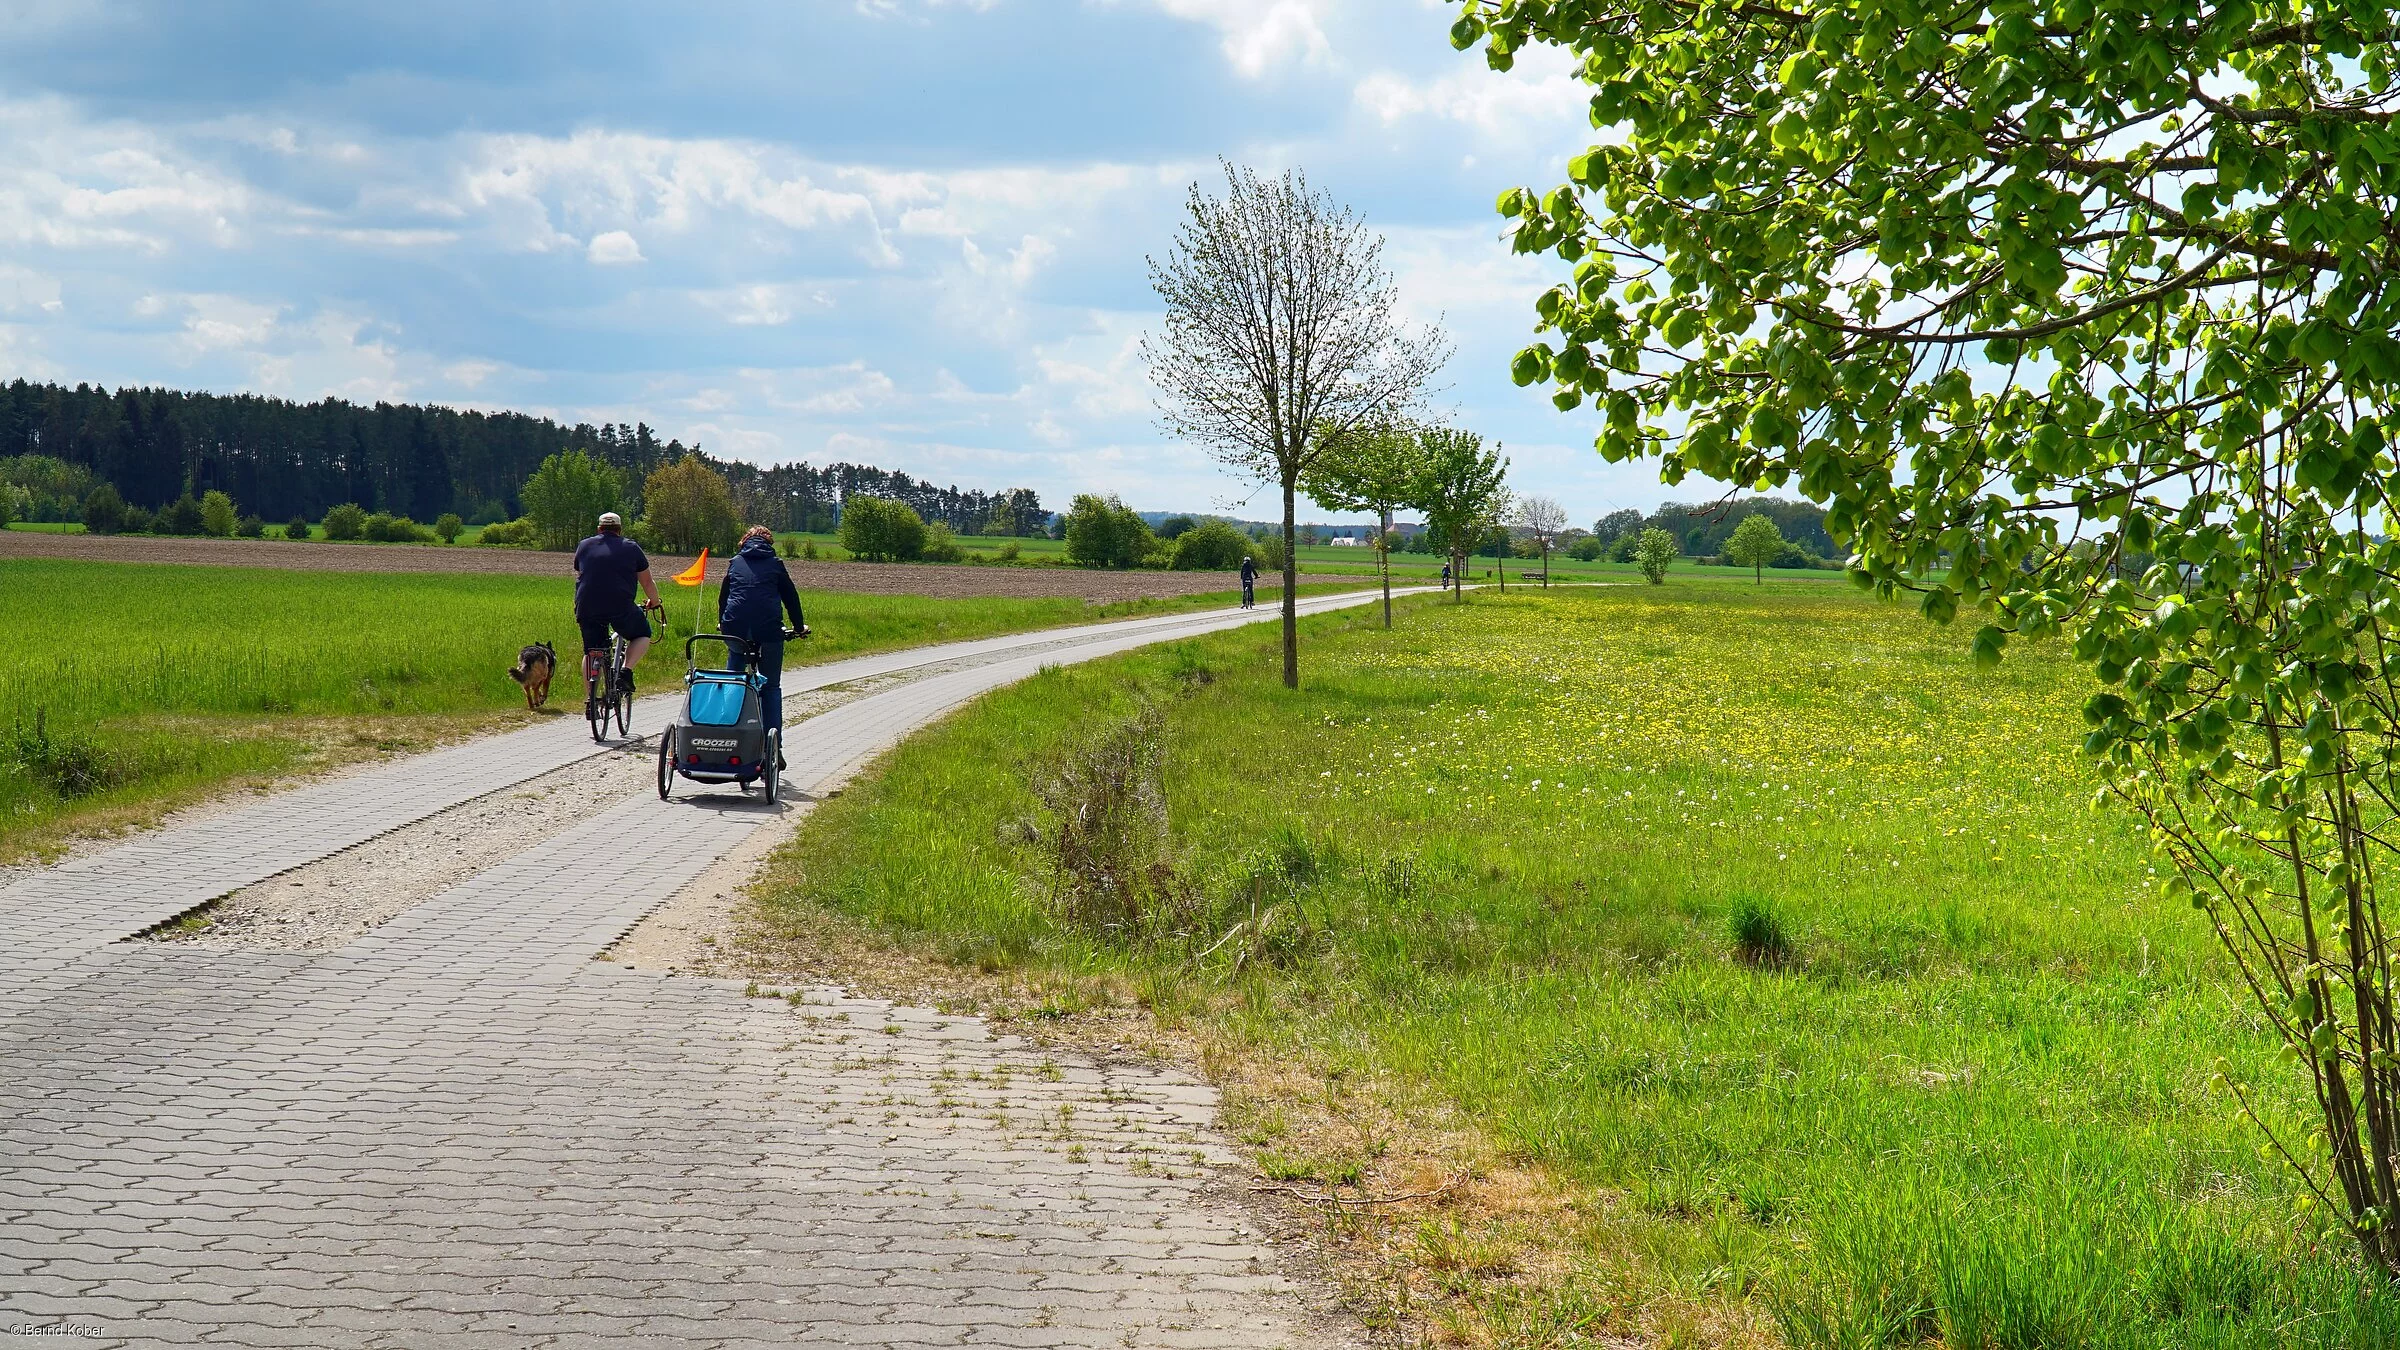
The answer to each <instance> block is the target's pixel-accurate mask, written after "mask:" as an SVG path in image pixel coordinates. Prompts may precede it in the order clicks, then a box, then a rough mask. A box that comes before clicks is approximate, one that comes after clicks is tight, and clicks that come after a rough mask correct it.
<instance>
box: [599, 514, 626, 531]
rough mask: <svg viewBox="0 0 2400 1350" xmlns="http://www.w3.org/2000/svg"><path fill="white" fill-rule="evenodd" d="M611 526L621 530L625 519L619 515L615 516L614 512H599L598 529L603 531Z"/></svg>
mask: <svg viewBox="0 0 2400 1350" xmlns="http://www.w3.org/2000/svg"><path fill="white" fill-rule="evenodd" d="M611 525H614V526H616V527H617V528H619V529H623V528H624V527H625V518H624V517H623V516H620V515H618V514H617V513H616V512H614V511H603V512H601V513H600V528H601V529H604V530H605V529H607V528H608V527H609V526H611Z"/></svg>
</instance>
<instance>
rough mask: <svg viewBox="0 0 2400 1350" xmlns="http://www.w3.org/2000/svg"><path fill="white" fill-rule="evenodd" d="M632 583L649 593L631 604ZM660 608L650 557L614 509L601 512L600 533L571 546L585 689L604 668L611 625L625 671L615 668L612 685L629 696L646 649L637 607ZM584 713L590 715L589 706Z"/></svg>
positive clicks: (646, 633)
mask: <svg viewBox="0 0 2400 1350" xmlns="http://www.w3.org/2000/svg"><path fill="white" fill-rule="evenodd" d="M636 586H639V587H640V589H641V590H642V591H643V592H646V593H647V594H648V595H649V597H650V600H649V603H647V604H643V605H636V604H635V603H634V589H635V587H636ZM663 608H665V606H663V605H661V604H660V603H659V599H658V583H656V582H654V581H652V580H651V579H650V555H649V554H647V553H644V552H642V546H641V545H640V544H637V543H635V542H633V541H632V540H630V539H628V538H626V537H625V522H624V520H623V519H622V518H621V517H619V516H618V515H617V513H616V512H614V511H610V512H608V513H607V514H605V515H603V516H601V517H600V532H599V533H598V534H595V535H593V536H592V537H591V538H589V539H586V540H584V541H583V542H582V543H580V544H577V545H576V546H575V624H576V626H577V627H579V628H581V629H582V630H583V682H584V688H586V689H589V688H591V687H592V681H593V680H594V679H595V678H597V677H598V676H599V674H600V672H601V671H602V670H605V669H607V667H608V640H609V631H610V630H611V629H614V630H615V631H616V632H617V633H618V634H620V635H621V636H623V637H624V639H625V669H624V670H622V671H620V672H618V675H617V688H618V689H619V690H620V691H621V692H623V693H624V694H625V696H626V697H628V698H630V697H632V696H633V668H634V667H635V666H637V665H640V664H641V662H642V656H643V654H644V653H646V652H648V651H649V650H650V620H649V619H648V618H647V617H645V616H644V615H643V613H642V611H643V610H645V609H647V610H659V609H663ZM586 701H587V702H589V700H588V699H587V700H586ZM584 712H585V715H586V716H589V715H590V712H591V710H590V709H589V708H586V709H585V710H584Z"/></svg>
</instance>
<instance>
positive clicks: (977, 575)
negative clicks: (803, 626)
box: [0, 530, 1370, 603]
mask: <svg viewBox="0 0 2400 1350" xmlns="http://www.w3.org/2000/svg"><path fill="white" fill-rule="evenodd" d="M6 558H75V559H85V560H89V561H92V562H138V563H185V564H195V565H199V566H205V567H279V568H287V569H291V570H295V571H304V572H484V573H500V574H504V575H514V576H545V577H565V576H570V575H572V572H573V569H572V568H571V566H570V565H569V563H568V561H567V557H566V555H565V554H562V553H535V552H529V551H525V550H521V549H513V548H480V547H477V546H474V545H450V546H443V545H438V544H326V543H314V542H310V543H290V542H285V541H283V540H278V539H162V538H158V537H155V536H151V535H114V536H108V537H101V536H96V535H88V534H40V533H35V532H32V531H27V530H0V559H6ZM690 564H691V559H689V558H669V557H664V556H658V557H654V558H653V559H652V561H651V571H652V572H653V573H654V574H655V575H656V576H657V577H658V578H659V579H660V580H661V581H663V580H665V579H666V578H667V577H668V576H670V575H672V574H673V573H676V572H680V571H682V570H683V569H684V568H685V567H687V566H689V565H690ZM787 565H788V566H789V567H790V568H791V570H792V580H793V581H794V582H795V583H797V584H798V585H799V587H800V588H801V589H802V590H817V591H853V592H859V593H864V594H870V595H930V596H939V597H944V598H953V599H963V598H972V597H975V596H1012V597H1018V598H1023V599H1046V598H1049V597H1052V596H1065V597H1071V598H1076V599H1083V600H1093V601H1099V602H1104V603H1105V602H1108V601H1113V600H1143V599H1167V598H1172V597H1175V596H1183V595H1200V594H1205V593H1207V592H1211V591H1230V590H1233V589H1235V588H1236V587H1238V586H1239V585H1240V583H1239V582H1238V581H1237V580H1236V579H1235V577H1234V575H1233V574H1232V573H1230V572H1147V571H1142V572H1092V571H1086V570H1084V569H1082V568H1077V567H975V566H967V565H942V564H934V563H849V562H839V563H837V562H804V561H801V560H798V559H792V560H789V561H788V563H787ZM715 571H716V569H715V567H714V566H713V565H712V566H711V568H710V574H711V576H714V575H715ZM1307 581H1308V584H1309V585H1310V586H1312V587H1314V586H1323V585H1342V584H1351V585H1358V586H1364V585H1367V584H1369V582H1370V578H1367V577H1327V576H1315V575H1311V576H1310V577H1308V578H1307ZM1261 582H1262V584H1261V585H1260V587H1259V589H1260V590H1262V591H1272V590H1274V589H1275V588H1274V587H1273V586H1270V585H1266V584H1264V579H1263V578H1262V579H1261Z"/></svg>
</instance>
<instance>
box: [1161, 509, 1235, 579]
mask: <svg viewBox="0 0 2400 1350" xmlns="http://www.w3.org/2000/svg"><path fill="white" fill-rule="evenodd" d="M1252 556H1254V555H1253V554H1252V552H1251V543H1250V536H1248V535H1246V534H1243V533H1242V532H1241V531H1240V530H1237V529H1235V528H1233V527H1232V526H1231V525H1228V524H1226V523H1225V522H1224V521H1221V520H1211V521H1204V522H1202V523H1201V524H1198V525H1195V526H1193V527H1192V528H1191V529H1188V530H1186V531H1184V532H1183V533H1182V534H1180V535H1178V536H1176V539H1175V570H1176V571H1178V572H1223V571H1228V570H1231V569H1232V568H1236V567H1239V566H1241V565H1242V559H1244V558H1246V557H1252Z"/></svg>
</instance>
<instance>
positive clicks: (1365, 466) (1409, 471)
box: [1300, 422, 1425, 628]
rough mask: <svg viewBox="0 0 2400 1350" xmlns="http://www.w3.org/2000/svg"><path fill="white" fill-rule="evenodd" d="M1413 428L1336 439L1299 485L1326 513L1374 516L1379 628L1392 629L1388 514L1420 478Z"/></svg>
mask: <svg viewBox="0 0 2400 1350" xmlns="http://www.w3.org/2000/svg"><path fill="white" fill-rule="evenodd" d="M1423 458H1424V457H1423V456H1422V455H1420V454H1419V453H1418V444H1417V436H1416V431H1415V429H1414V428H1412V427H1409V426H1406V425H1404V424H1402V423H1398V422H1383V423H1377V424H1375V425H1372V426H1365V427H1361V428H1359V429H1358V430H1356V431H1354V432H1352V433H1350V434H1348V435H1346V436H1337V437H1336V438H1335V439H1334V441H1333V443H1332V444H1330V445H1328V446H1326V447H1325V448H1324V453H1323V454H1322V455H1321V456H1319V458H1318V459H1317V462H1316V463H1315V464H1314V465H1312V466H1310V468H1309V471H1308V472H1307V473H1306V474H1305V475H1303V476H1302V478H1301V480H1300V485H1301V488H1302V490H1304V491H1306V492H1307V493H1308V496H1309V499H1310V500H1311V501H1314V502H1315V503H1316V504H1317V505H1319V506H1322V507H1324V508H1325V509H1326V510H1328V511H1365V512H1370V513H1372V514H1373V515H1374V517H1375V520H1376V530H1375V567H1376V571H1377V572H1378V573H1379V574H1380V575H1381V576H1382V578H1383V626H1384V627H1386V628H1389V627H1391V626H1392V554H1391V540H1392V512H1394V511H1396V510H1398V509H1400V508H1401V507H1402V506H1405V505H1407V504H1408V501H1409V498H1410V496H1411V495H1412V494H1413V493H1414V492H1415V491H1416V488H1417V484H1418V481H1419V480H1420V479H1422V478H1423V477H1424V474H1425V466H1424V462H1423Z"/></svg>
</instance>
